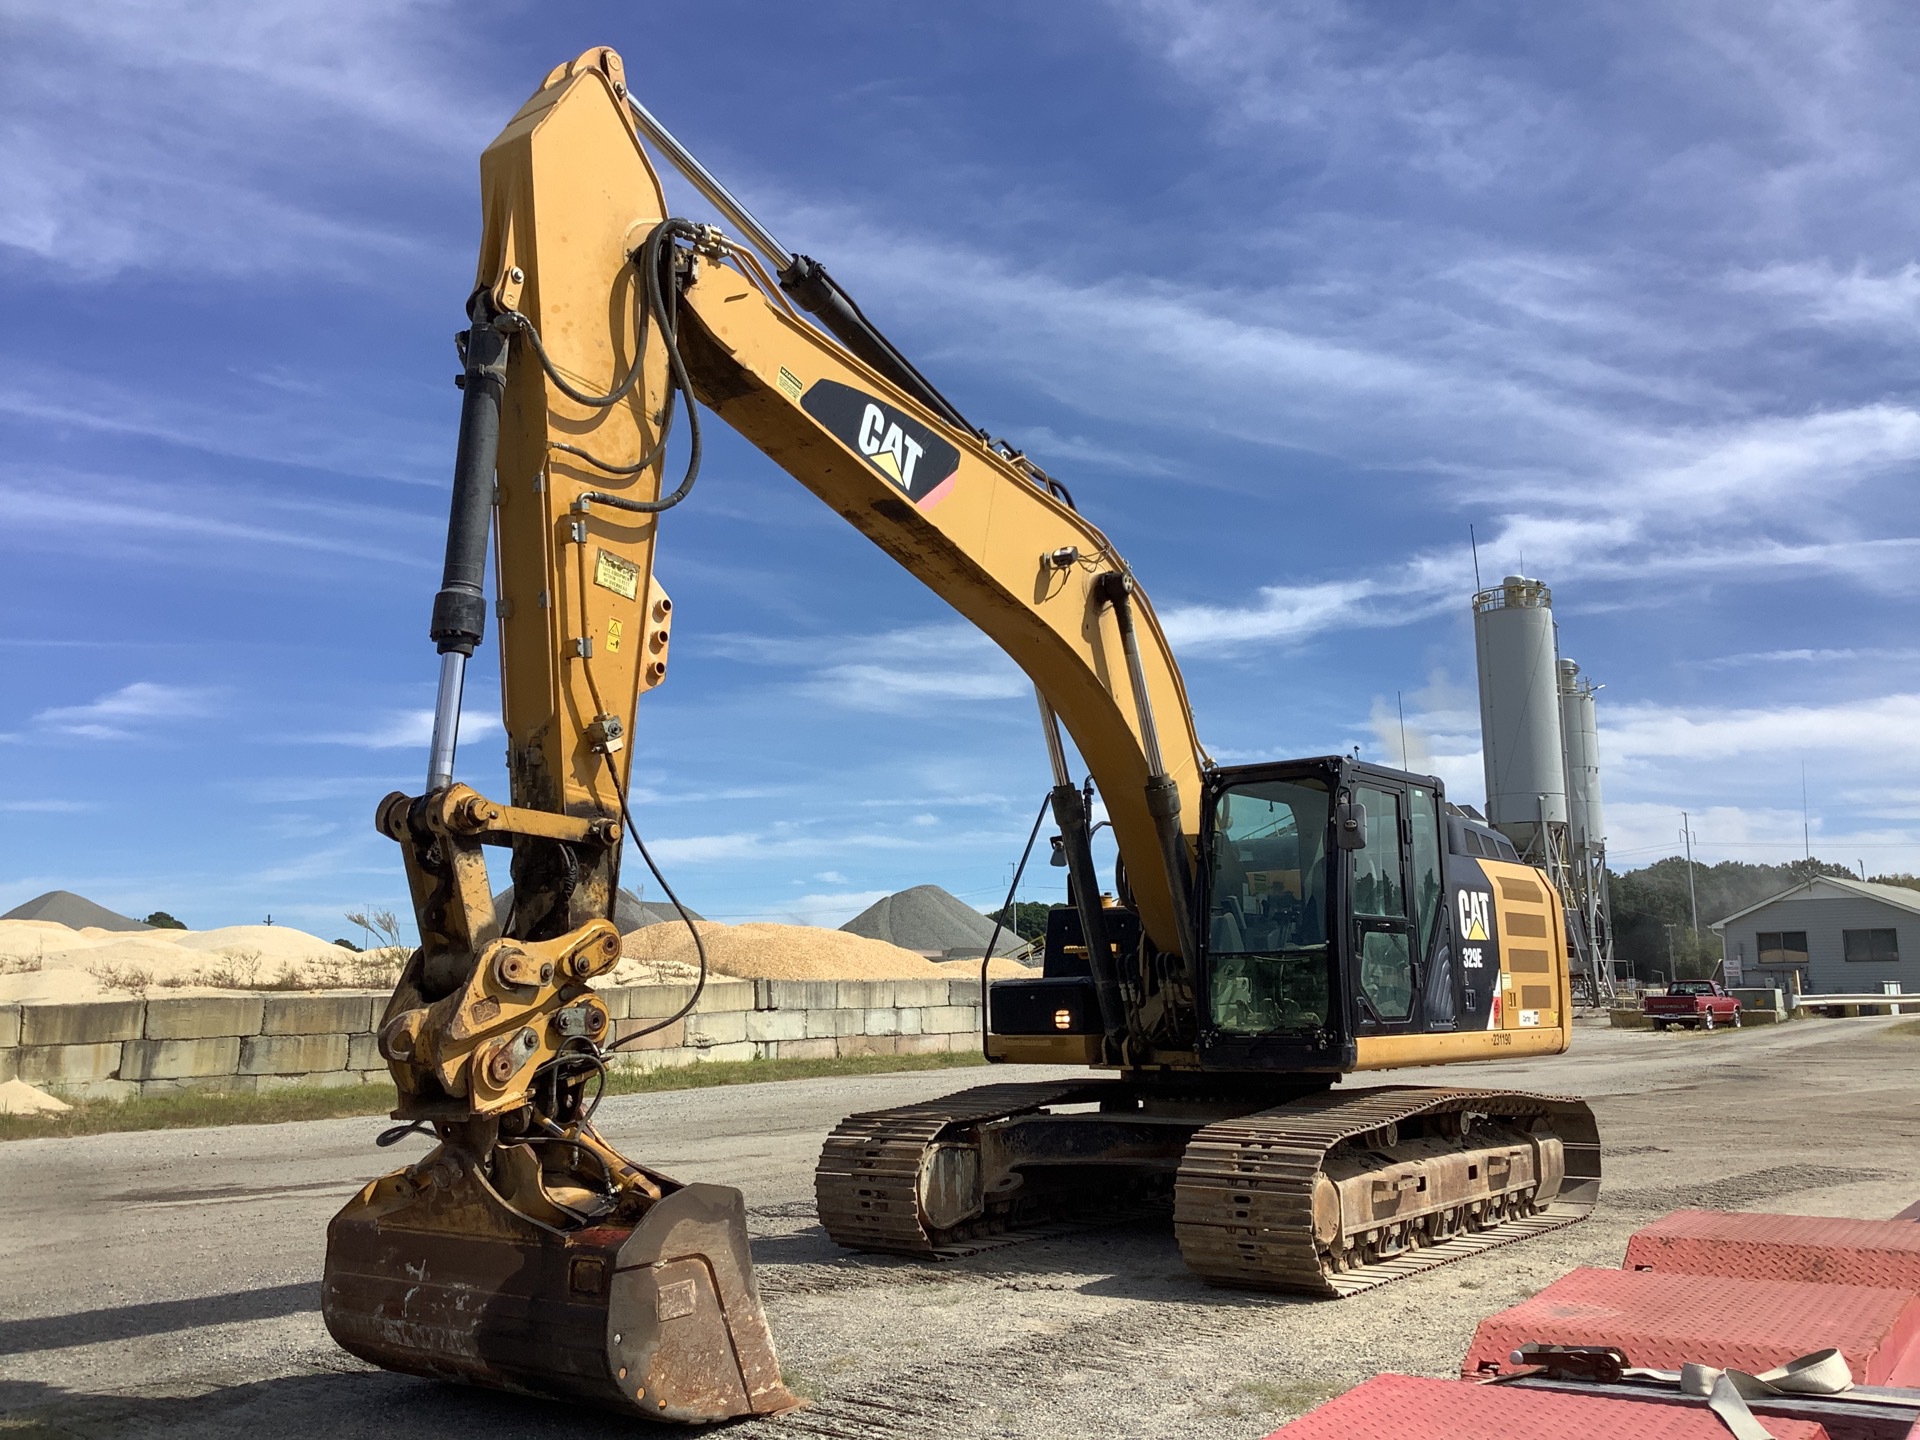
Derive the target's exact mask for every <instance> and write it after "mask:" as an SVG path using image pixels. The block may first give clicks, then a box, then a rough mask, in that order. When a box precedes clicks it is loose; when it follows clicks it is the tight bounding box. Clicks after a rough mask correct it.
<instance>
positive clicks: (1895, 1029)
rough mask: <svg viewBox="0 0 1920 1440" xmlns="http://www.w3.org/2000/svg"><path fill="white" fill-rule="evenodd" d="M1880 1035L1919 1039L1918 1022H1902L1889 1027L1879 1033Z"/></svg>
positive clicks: (1919, 1029)
mask: <svg viewBox="0 0 1920 1440" xmlns="http://www.w3.org/2000/svg"><path fill="white" fill-rule="evenodd" d="M1880 1033H1881V1034H1882V1035H1906V1036H1911V1037H1915V1038H1920V1020H1902V1021H1901V1022H1900V1023H1899V1024H1898V1025H1889V1026H1887V1028H1886V1029H1884V1030H1882V1031H1881V1032H1880Z"/></svg>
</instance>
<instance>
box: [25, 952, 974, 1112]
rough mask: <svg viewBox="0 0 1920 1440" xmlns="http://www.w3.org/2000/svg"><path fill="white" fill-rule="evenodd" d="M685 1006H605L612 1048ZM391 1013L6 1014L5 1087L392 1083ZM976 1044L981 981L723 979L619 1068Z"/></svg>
mask: <svg viewBox="0 0 1920 1440" xmlns="http://www.w3.org/2000/svg"><path fill="white" fill-rule="evenodd" d="M692 992H693V987H692V986H688V985H636V986H627V987H623V988H609V989H603V990H601V991H600V992H599V993H600V995H601V997H602V998H603V999H604V1000H605V1001H606V1002H607V1008H608V1010H609V1011H610V1012H611V1014H612V1016H613V1022H614V1034H615V1036H616V1038H625V1037H626V1036H629V1035H633V1034H635V1033H637V1032H640V1031H643V1030H647V1029H649V1028H650V1027H652V1026H655V1025H658V1024H659V1023H660V1022H661V1021H662V1020H664V1019H666V1018H667V1017H668V1016H670V1015H672V1014H674V1013H675V1012H676V1011H678V1010H679V1009H680V1008H681V1006H683V1005H685V1004H686V1003H687V1000H688V998H689V997H690V996H691V994H692ZM386 1000H387V997H386V994H385V992H383V991H382V992H376V991H371V990H335V991H325V992H319V993H291V992H290V993H267V994H229V995H206V996H184V995H177V996H164V997H155V998H152V999H144V1000H139V999H136V1000H95V1001H88V1002H85V1003H82V1004H73V1005H33V1004H25V1005H0V1080H11V1079H13V1078H15V1077H18V1078H19V1079H22V1080H25V1081H27V1082H28V1083H29V1084H33V1085H38V1086H40V1087H41V1088H42V1089H45V1090H50V1091H54V1092H56V1093H58V1094H62V1095H66V1096H69V1097H77V1098H81V1099H109V1100H125V1099H131V1098H133V1097H134V1096H137V1095H158V1094H166V1093H169V1092H173V1091H179V1090H188V1089H196V1088H199V1089H215V1090H247V1091H262V1090H271V1089H274V1088H276V1087H279V1086H288V1085H358V1084H362V1083H365V1082H367V1081H385V1080H386V1079H387V1078H388V1077H387V1068H386V1064H385V1062H384V1061H382V1060H381V1058H380V1054H379V1051H378V1049H377V1048H376V1046H375V1043H374V1026H375V1024H376V1023H377V1022H378V1020H379V1017H380V1013H381V1011H382V1009H383V1008H384V1007H385V1005H386ZM979 1035H980V982H979V981H977V980H732V979H715V980H711V981H709V982H708V984H707V988H706V990H705V992H704V993H702V995H701V996H700V1003H699V1004H698V1005H697V1006H696V1007H695V1008H694V1009H693V1010H692V1011H691V1012H690V1013H689V1014H688V1015H687V1016H686V1017H685V1018H683V1019H680V1020H676V1021H674V1022H673V1023H672V1024H671V1025H669V1026H667V1027H665V1028H664V1029H660V1030H657V1031H654V1032H653V1033H651V1034H647V1035H644V1036H642V1037H641V1038H640V1039H638V1040H635V1041H634V1042H633V1044H632V1045H630V1046H629V1047H627V1048H626V1049H623V1050H621V1051H619V1052H618V1053H617V1054H616V1056H615V1063H616V1064H619V1065H626V1066H632V1067H636V1068H640V1069H647V1070H656V1069H661V1068H664V1067H667V1066H672V1065H693V1064H699V1063H701V1062H703V1061H713V1060H754V1059H826V1058H830V1057H834V1056H842V1055H913V1054H925V1053H928V1052H932V1051H944V1050H971V1049H974V1048H976V1047H977V1046H978V1044H979Z"/></svg>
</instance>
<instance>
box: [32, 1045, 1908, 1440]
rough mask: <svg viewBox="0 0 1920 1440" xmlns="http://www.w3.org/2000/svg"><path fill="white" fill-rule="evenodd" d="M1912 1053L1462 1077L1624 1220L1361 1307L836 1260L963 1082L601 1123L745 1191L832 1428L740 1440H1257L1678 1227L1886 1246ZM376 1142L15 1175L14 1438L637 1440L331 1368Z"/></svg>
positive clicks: (208, 1149) (1159, 1241)
mask: <svg viewBox="0 0 1920 1440" xmlns="http://www.w3.org/2000/svg"><path fill="white" fill-rule="evenodd" d="M1889 1024H1890V1022H1887V1021H1883V1020H1853V1021H1802V1022H1799V1023H1796V1024H1793V1025H1787V1026H1778V1027H1770V1028H1766V1029H1752V1030H1745V1031H1740V1032H1735V1033H1726V1034H1716V1035H1713V1036H1694V1035H1689V1034H1671V1035H1654V1034H1651V1033H1650V1032H1636V1031H1610V1030H1601V1029H1594V1030H1584V1031H1583V1032H1582V1033H1581V1035H1580V1037H1579V1040H1578V1042H1577V1045H1576V1049H1575V1051H1574V1053H1573V1054H1572V1055H1569V1056H1566V1057H1561V1058H1559V1059H1557V1060H1553V1061H1547V1062H1533V1063H1526V1064H1513V1065H1499V1066H1485V1067H1479V1068H1476V1069H1473V1070H1470V1071H1469V1070H1464V1069H1454V1070H1450V1071H1448V1072H1445V1074H1444V1079H1445V1080H1446V1081H1448V1082H1450V1083H1456V1084H1457V1083H1462V1082H1463V1081H1464V1080H1465V1079H1466V1078H1467V1076H1468V1075H1469V1074H1470V1075H1472V1076H1473V1078H1474V1079H1475V1081H1476V1082H1484V1083H1489V1084H1492V1083H1502V1084H1513V1085H1525V1086H1528V1087H1531V1088H1538V1089H1551V1090H1557V1091H1562V1092H1567V1093H1578V1094H1583V1095H1585V1096H1587V1097H1588V1098H1589V1099H1590V1100H1591V1101H1592V1102H1593V1105H1594V1108H1595V1110H1596V1112H1597V1113H1598V1115H1599V1117H1600V1124H1601V1133H1602V1135H1603V1137H1604V1138H1605V1141H1606V1144H1607V1149H1608V1156H1607V1177H1608V1178H1607V1186H1606V1190H1605V1192H1604V1193H1603V1196H1602V1201H1601V1209H1600V1211H1599V1213H1598V1214H1597V1215H1596V1216H1595V1218H1593V1219H1592V1220H1589V1221H1588V1222H1586V1223H1585V1224H1582V1225H1579V1226H1575V1227H1573V1228H1571V1229H1568V1230H1563V1231H1560V1232H1557V1233H1556V1234H1554V1235H1551V1236H1548V1237H1545V1238H1543V1239H1541V1240H1538V1241H1534V1242H1531V1243H1528V1244H1524V1245H1520V1246H1512V1247H1508V1248H1506V1249H1502V1250H1497V1251H1493V1252H1490V1253H1488V1254H1485V1255H1481V1256H1477V1257H1474V1258H1473V1259H1470V1260H1467V1261H1463V1262H1461V1263H1459V1264H1456V1265H1453V1266H1450V1267H1447V1268H1445V1269H1442V1270H1438V1271H1433V1272H1430V1273H1428V1274H1426V1275H1422V1276H1418V1277H1416V1278H1414V1279H1412V1280H1408V1281H1403V1282H1401V1283H1399V1284H1396V1285H1391V1286H1387V1287H1385V1288H1383V1289H1380V1290H1375V1291H1371V1292H1369V1293H1367V1294H1365V1295H1362V1296H1359V1297H1357V1298H1355V1299H1353V1300H1350V1301H1345V1302H1340V1303H1312V1302H1301V1301H1295V1300H1289V1299H1285V1298H1280V1297H1270V1296H1253V1295H1242V1294H1236V1293H1230V1292H1226V1291H1219V1290H1211V1289H1208V1288H1207V1287H1205V1286H1203V1285H1200V1284H1199V1283H1197V1282H1196V1281H1194V1280H1193V1279H1191V1278H1190V1277H1189V1276H1188V1275H1187V1273H1186V1271H1185V1270H1184V1269H1183V1267H1182V1265H1181V1263H1180V1257H1179V1253H1178V1251H1177V1250H1176V1249H1175V1247H1174V1244H1173V1240H1172V1236H1171V1234H1170V1232H1169V1231H1168V1230H1167V1229H1166V1228H1165V1227H1164V1226H1153V1225H1137V1226H1130V1227H1122V1228H1116V1229H1110V1230H1101V1231H1089V1232H1085V1233H1081V1234H1078V1235H1073V1236H1069V1237H1066V1238H1062V1239H1054V1240H1047V1241H1037V1242H1032V1243H1028V1244H1023V1245H1015V1246H1009V1247H1005V1248H1002V1249H998V1250H993V1251H988V1252H986V1253H983V1254H981V1255H978V1256H974V1257H972V1258H971V1259H967V1260H961V1261H955V1262H949V1263H946V1264H941V1265H934V1266H925V1265H918V1264H910V1263H905V1262H900V1261H895V1260H890V1259H878V1258H873V1257H864V1256H861V1257H855V1256H849V1255H848V1254H847V1253H846V1252H844V1251H840V1250H838V1249H837V1248H836V1247H834V1246H833V1245H831V1244H829V1243H828V1242H827V1241H826V1240H825V1239H824V1237H823V1236H822V1235H821V1233H820V1230H819V1227H818V1226H817V1224H816V1223H815V1222H814V1218H813V1211H812V1187H811V1182H810V1172H811V1167H812V1163H813V1158H814V1154H815V1152H816V1150H817V1147H818V1145H819V1142H820V1139H821V1137H822V1135H823V1134H824V1133H825V1132H826V1130H827V1129H828V1128H829V1127H830V1126H831V1125H832V1124H833V1123H834V1122H835V1121H836V1120H838V1119H839V1117H840V1116H842V1115H843V1114H846V1113H848V1112H850V1111H852V1110H856V1109H867V1108H872V1107H875V1106H878V1105H885V1104H896V1103H906V1102H909V1101H912V1100H916V1099H921V1098H926V1097H930V1096H934V1095H938V1094H941V1093H944V1092H945V1091H947V1090H950V1089H952V1088H956V1086H957V1085H959V1084H965V1083H967V1082H966V1080H964V1079H961V1078H960V1077H957V1076H955V1075H954V1074H952V1073H944V1074H943V1073H940V1072H932V1073H921V1074H912V1075H899V1076H880V1077H863V1078H859V1079H827V1080H809V1081H793V1082H787V1083H784V1084H777V1085H757V1086H741V1087H737V1088H731V1089H724V1090H703V1091H682V1092H674V1093H668V1094H659V1095H645V1096H632V1097H624V1098H622V1099H618V1100H614V1101H610V1102H609V1103H608V1104H607V1106H606V1107H605V1109H604V1110H603V1112H602V1113H603V1116H605V1117H606V1118H608V1120H609V1125H608V1128H609V1130H610V1132H611V1133H612V1134H613V1136H614V1138H615V1139H617V1140H618V1141H619V1142H620V1143H621V1144H622V1145H624V1146H626V1147H627V1148H628V1149H630V1150H631V1151H632V1152H633V1153H635V1154H637V1155H640V1156H643V1157H644V1158H646V1159H647V1160H648V1161H649V1162H651V1163H654V1164H657V1165H660V1166H661V1167H663V1168H665V1169H668V1170H670V1171H672V1172H673V1173H676V1174H679V1175H681V1176H682V1177H683V1178H686V1179H700V1180H711V1181H717V1182H721V1183H726V1184H733V1185H738V1186H739V1187H740V1188H741V1189H743V1190H744V1191H745V1192H746V1197H747V1204H748V1206H749V1207H750V1212H751V1222H752V1226H753V1233H754V1252H755V1255H756V1258H757V1261H758V1265H759V1272H760V1283H761V1288H762V1291H763V1293H764V1295H765V1298H766V1301H767V1308H768V1311H769V1313H770V1315H771V1318H772V1321H773V1325H774V1332H775V1335H776V1337H777V1339H778V1342H779V1346H780V1352H781V1359H782V1363H783V1366H784V1368H785V1370H786V1371H787V1373H788V1375H789V1377H790V1380H791V1383H793V1384H794V1386H795V1387H796V1388H797V1389H799V1390H801V1391H802V1392H804V1393H806V1394H807V1395H808V1396H810V1397H811V1398H813V1400H814V1402H815V1403H814V1404H813V1405H812V1406H810V1407H809V1408H808V1409H807V1410H805V1411H802V1412H800V1413H798V1414H796V1415H793V1416H790V1417H787V1418H784V1419H782V1420H778V1421H770V1422H755V1423H751V1424H747V1425H741V1426H737V1427H734V1428H733V1429H732V1431H731V1432H730V1433H731V1434H733V1435H736V1436H738V1437H740V1440H748V1437H752V1440H762V1437H775V1436H792V1437H800V1436H814V1435H821V1434H825V1435H836V1436H888V1435H899V1436H925V1437H932V1436H936V1435H938V1436H942V1437H952V1440H970V1437H990V1436H992V1437H997V1436H1008V1437H1034V1440H1040V1437H1051V1436H1068V1435H1072V1436H1076V1437H1084V1436H1085V1435H1087V1434H1090V1433H1094V1434H1100V1435H1103V1436H1114V1437H1130V1436H1140V1437H1174V1436H1180V1437H1184V1436H1195V1437H1198V1436H1207V1437H1246V1440H1252V1437H1257V1436H1260V1435H1264V1434H1266V1433H1267V1432H1268V1431H1270V1430H1272V1429H1273V1428H1274V1427H1275V1426H1277V1425H1278V1424H1280V1423H1281V1422H1282V1421H1284V1420H1286V1419H1287V1418H1289V1417H1291V1416H1293V1415H1295V1414H1298V1413H1299V1412H1301V1411H1302V1410H1305V1409H1308V1408H1310V1407H1311V1406H1312V1405H1314V1404H1316V1403H1318V1402H1319V1401H1320V1400H1322V1399H1324V1398H1326V1397H1328V1396H1330V1395H1333V1394H1335V1393H1338V1392H1339V1391H1340V1390H1342V1389H1344V1388H1346V1387H1347V1386H1349V1385H1351V1384H1354V1383H1356V1382H1357V1381H1359V1380H1362V1379H1364V1378H1366V1377H1367V1376H1369V1375H1372V1374H1374V1373H1375V1372H1377V1371H1380V1370H1399V1371H1404V1372H1409V1373H1414V1374H1428V1375H1444V1374H1448V1373H1450V1372H1451V1371H1453V1369H1454V1368H1455V1367H1456V1366H1457V1365H1458V1363H1459V1358H1460V1356H1461V1354H1462V1353H1463V1351H1464V1350H1465V1348H1466V1345H1467V1341H1468V1339H1469V1337H1470V1336H1471V1334H1472V1332H1473V1328H1474V1325H1475V1324H1476V1323H1477V1322H1478V1321H1479V1320H1480V1319H1481V1317H1483V1316H1485V1315H1488V1314H1490V1313H1492V1312H1494V1311H1496V1310H1500V1309H1503V1308H1505V1307H1506V1306H1508V1305H1510V1304H1513V1303H1515V1302H1516V1301H1518V1300H1520V1299H1522V1298H1524V1297H1525V1296H1527V1295H1529V1294H1532V1293H1533V1292H1534V1291H1536V1290H1538V1289H1539V1288H1540V1287H1541V1286H1543V1285H1545V1284H1546V1283H1548V1282H1549V1281H1551V1280H1553V1279H1554V1278H1556V1277H1557V1276H1559V1275H1560V1274H1562V1273H1564V1272H1565V1271H1566V1270H1567V1269H1569V1268H1571V1267H1572V1266H1575V1265H1605V1266H1613V1265H1617V1264H1618V1263H1619V1261H1620V1256H1621V1252H1622V1249H1623V1248H1624V1245H1625V1241H1626V1237H1627V1236H1628V1235H1629V1234H1630V1233H1631V1232H1632V1231H1633V1230H1634V1229H1636V1228H1637V1227H1639V1226H1640V1225H1643V1224H1645V1223H1647V1222H1648V1221H1649V1220H1651V1219H1653V1218H1654V1217H1656V1216H1658V1215H1660V1214H1662V1213H1664V1212H1665V1211H1667V1210H1670V1209H1673V1208H1675V1207H1678V1206H1684V1205H1706V1206H1717V1207H1722V1208H1731V1209H1764V1210H1786V1211H1796V1212H1800V1213H1808V1214H1833V1215H1855V1216H1870V1217H1884V1216H1888V1215H1891V1214H1892V1213H1893V1212H1894V1211H1896V1210H1898V1209H1900V1208H1902V1207H1903V1206H1905V1205H1907V1204H1908V1203H1910V1202H1911V1201H1913V1200H1914V1199H1916V1198H1920V1109H1916V1106H1915V1103H1914V1101H1915V1098H1916V1097H1915V1092H1914V1085H1913V1081H1912V1078H1911V1076H1912V1071H1913V1064H1914V1061H1915V1060H1916V1059H1920V1037H1910V1036H1900V1035H1890V1034H1888V1033H1886V1032H1887V1030H1888V1028H1889ZM1031 1073H1032V1078H1036V1079H1039V1078H1044V1077H1045V1075H1046V1074H1047V1073H1048V1072H1041V1071H1034V1072H1031ZM1063 1073H1071V1072H1063ZM1393 1078H1395V1079H1396V1080H1404V1079H1411V1078H1414V1077H1413V1076H1409V1075H1401V1076H1396V1077H1393ZM1419 1078H1422V1079H1426V1078H1441V1077H1440V1076H1439V1075H1438V1073H1437V1072H1424V1073H1423V1074H1422V1075H1420V1077H1419ZM380 1124H381V1122H379V1121H376V1120H368V1119H353V1120H329V1121H319V1122H312V1123H307V1124H300V1125H284V1126H259V1127H247V1128H237V1129H231V1130H200V1131H176V1132H170V1133H155V1134H141V1135H124V1136H113V1135H107V1136H95V1137H88V1138H84V1139H74V1140H45V1141H19V1142H13V1143H10V1144H7V1145H5V1146H0V1436H8V1437H11V1436H36V1437H40V1436H46V1437H51V1436H69V1435H72V1436H119V1435H141V1436H179V1437H188V1436H193V1437H217V1440H224V1437H234V1440H238V1437H242V1436H247V1437H254V1436H259V1435H273V1434H281V1435H298V1436H316V1437H329V1440H333V1437H338V1440H346V1437H361V1436H364V1437H374V1436H391V1435H392V1434H394V1433H396V1432H404V1433H407V1434H409V1435H410V1436H413V1437H417V1440H434V1437H441V1436H445V1437H450V1440H451V1437H470V1436H473V1435H475V1434H512V1435H515V1436H530V1437H532V1436H540V1437H544V1436H554V1437H559V1436H563V1435H564V1436H569V1437H583V1440H592V1437H599V1436H613V1435H616V1434H631V1433H632V1432H633V1428H634V1427H633V1425H632V1424H631V1423H629V1422H624V1421H619V1420H612V1419H609V1418H607V1417H603V1416H597V1415H594V1414H590V1413H585V1412H581V1411H578V1410H572V1409H568V1408H566V1407H562V1406H556V1405H549V1404H544V1403H541V1402H536V1401H530V1400H523V1399H517V1398H514V1397H509V1396H499V1395H492V1394H487V1393H484V1392H479V1391H471V1390H464V1389H459V1388H455V1387H448V1386H441V1385H436V1384H432V1383H429V1382H425V1381H419V1380H413V1379H410V1378H407V1377H403V1376H396V1375H388V1374H385V1373H383V1372H380V1371H375V1370H370V1369H368V1368H366V1367H364V1366H362V1365H360V1364H359V1363H358V1362H356V1361H354V1360H353V1359H351V1358H350V1357H348V1356H346V1355H344V1354H342V1353H340V1352H339V1351H337V1350H335V1349H334V1348H333V1346H332V1344H331V1342H330V1341H329V1340H328V1339H327V1336H326V1333H325V1331H324V1329H323V1328H322V1326H321V1323H320V1317H319V1315H318V1313H317V1309H316V1307H317V1304H318V1286H317V1283H316V1282H317V1277H318V1275H319V1271H320V1264H321V1256H322V1248H323V1245H324V1227H325V1223H326V1219H327V1217H328V1215H330V1214H331V1213H332V1211H333V1210H334V1209H335V1208H336V1207H337V1206H338V1204H339V1203H340V1201H341V1199H342V1198H343V1196H344V1195H345V1194H346V1193H348V1192H349V1191H350V1190H351V1189H352V1188H353V1187H354V1186H355V1185H357V1184H358V1183H359V1182H360V1181H361V1180H363V1179H365V1178H366V1177H369V1176H371V1175H373V1174H374V1173H376V1172H377V1171H378V1170H380V1169H381V1168H383V1167H382V1166H381V1163H380V1162H381V1159H382V1158H384V1156H382V1155H381V1154H380V1152H376V1151H374V1149H373V1148H372V1143H371V1142H372V1136H373V1134H374V1132H375V1131H376V1130H378V1129H379V1128H380Z"/></svg>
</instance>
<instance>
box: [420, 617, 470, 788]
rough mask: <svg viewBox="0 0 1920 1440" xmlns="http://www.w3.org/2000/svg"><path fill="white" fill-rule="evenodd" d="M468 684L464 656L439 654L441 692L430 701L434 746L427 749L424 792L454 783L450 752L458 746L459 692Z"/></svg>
mask: <svg viewBox="0 0 1920 1440" xmlns="http://www.w3.org/2000/svg"><path fill="white" fill-rule="evenodd" d="M466 684H467V657H466V656H465V655H462V654H461V653H460V652H459V651H458V650H448V651H447V652H445V653H444V654H442V655H441V657H440V693H439V694H438V695H437V696H436V697H435V698H434V702H433V746H432V748H431V749H430V750H429V751H428V752H427V793H428V794H429V795H431V794H432V793H433V792H434V791H436V790H444V789H446V788H447V786H449V785H451V784H452V783H453V754H454V751H455V750H457V749H458V748H459V746H460V695H461V692H462V691H463V690H464V689H465V688H466Z"/></svg>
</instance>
